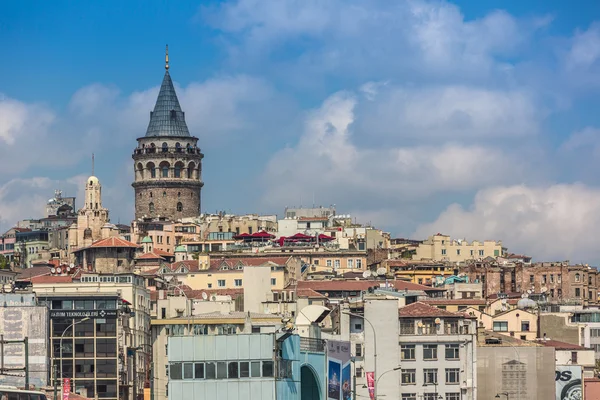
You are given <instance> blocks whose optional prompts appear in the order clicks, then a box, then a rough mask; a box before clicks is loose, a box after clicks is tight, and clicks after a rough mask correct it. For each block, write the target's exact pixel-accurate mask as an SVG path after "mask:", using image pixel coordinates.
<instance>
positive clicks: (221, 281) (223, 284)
mask: <svg viewBox="0 0 600 400" xmlns="http://www.w3.org/2000/svg"><path fill="white" fill-rule="evenodd" d="M217 286H218V287H225V279H219V280H217Z"/></svg>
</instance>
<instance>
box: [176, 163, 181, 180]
mask: <svg viewBox="0 0 600 400" xmlns="http://www.w3.org/2000/svg"><path fill="white" fill-rule="evenodd" d="M175 178H181V165H179V164H175Z"/></svg>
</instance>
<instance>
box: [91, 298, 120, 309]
mask: <svg viewBox="0 0 600 400" xmlns="http://www.w3.org/2000/svg"><path fill="white" fill-rule="evenodd" d="M96 308H97V309H98V310H114V309H116V308H117V304H116V301H115V300H96Z"/></svg>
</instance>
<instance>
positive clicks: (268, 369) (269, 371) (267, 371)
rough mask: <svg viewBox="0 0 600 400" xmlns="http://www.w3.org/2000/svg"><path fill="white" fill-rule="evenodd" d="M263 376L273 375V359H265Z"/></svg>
mask: <svg viewBox="0 0 600 400" xmlns="http://www.w3.org/2000/svg"><path fill="white" fill-rule="evenodd" d="M262 376H263V377H272V376H273V361H263V363H262Z"/></svg>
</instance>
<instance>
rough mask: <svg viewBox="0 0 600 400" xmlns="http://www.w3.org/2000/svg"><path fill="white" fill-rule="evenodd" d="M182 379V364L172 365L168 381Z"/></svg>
mask: <svg viewBox="0 0 600 400" xmlns="http://www.w3.org/2000/svg"><path fill="white" fill-rule="evenodd" d="M182 377H183V371H182V364H181V363H173V364H171V368H170V371H169V379H173V380H178V379H181V378H182Z"/></svg>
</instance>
